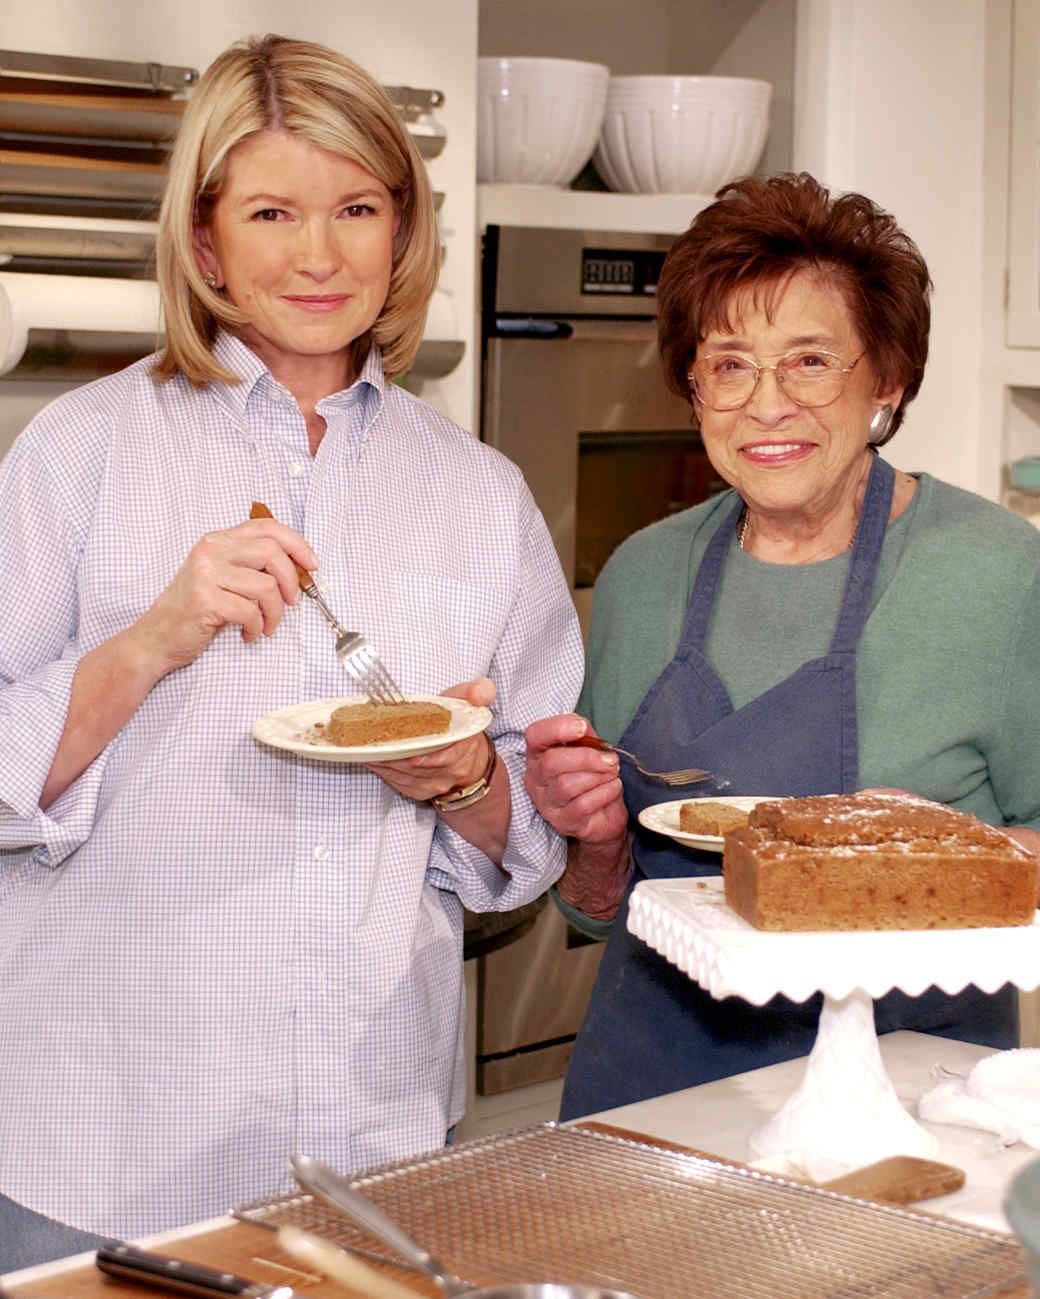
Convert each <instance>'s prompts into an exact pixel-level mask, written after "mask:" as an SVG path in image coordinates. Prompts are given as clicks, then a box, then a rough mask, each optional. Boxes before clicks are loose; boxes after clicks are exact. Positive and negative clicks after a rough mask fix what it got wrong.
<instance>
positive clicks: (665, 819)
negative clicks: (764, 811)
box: [639, 794, 779, 852]
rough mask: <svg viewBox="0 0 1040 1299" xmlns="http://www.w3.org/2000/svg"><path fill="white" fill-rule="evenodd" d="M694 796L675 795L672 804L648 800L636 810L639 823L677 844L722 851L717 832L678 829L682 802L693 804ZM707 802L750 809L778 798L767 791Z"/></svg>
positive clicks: (707, 799) (720, 838)
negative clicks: (638, 810) (647, 804)
mask: <svg viewBox="0 0 1040 1299" xmlns="http://www.w3.org/2000/svg"><path fill="white" fill-rule="evenodd" d="M696 801H697V800H696V799H690V798H677V799H675V801H674V802H671V803H651V804H650V806H649V807H644V808H643V810H642V811H641V812H640V813H639V824H640V825H644V826H646V828H647V829H648V830H653V831H655V832H656V833H657V834H666V835H668V836H669V838H672V839H675V840H677V841H678V842H679V843H685V844H689V845H690V847H691V848H703V849H705V851H707V852H721V851H722V835H720V834H687V833H686V831H685V830H680V829H679V808H680V807H682V805H683V803H693V802H696ZM704 801H705V802H706V803H724V804H725V805H726V806H727V807H739V808H740V809H741V810H742V811H744V812H750V811H751V809H752V808H753V807H754V806H755V804H756V803H775V802H779V799H777V798H775V797H773V798H771V797H770V796H769V795H768V794H757V795H752V794H734V795H731V796H730V797H729V798H705V800H704Z"/></svg>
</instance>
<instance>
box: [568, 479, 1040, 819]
mask: <svg viewBox="0 0 1040 1299" xmlns="http://www.w3.org/2000/svg"><path fill="white" fill-rule="evenodd" d="M733 501H734V494H733V493H732V492H725V493H723V494H722V495H721V496H718V497H713V498H712V499H711V500H710V501H707V502H705V503H704V504H702V505H698V506H695V507H694V508H693V509H690V510H686V511H684V512H683V513H681V514H677V515H674V516H672V517H671V518H669V519H665V520H662V521H661V522H659V523H655V524H652V525H651V526H650V527H648V528H645V529H643V530H642V531H641V532H637V533H635V534H634V535H633V536H631V537H629V538H628V540H627V541H625V542H624V543H623V544H622V545H621V546H619V547H618V549H617V550H616V551H615V553H614V554H613V555H612V556H611V559H610V561H609V562H608V564H607V565H606V567H605V568H604V570H603V572H602V573H601V575H600V578H599V581H598V582H597V584H596V591H595V596H594V601H593V609H592V618H591V623H590V628H589V646H588V658H587V670H586V677H585V686H584V689H583V691H582V698H581V702H580V703H579V706H578V707H579V711H580V712H582V713H583V714H584V715H585V716H586V717H588V718H589V719H590V720H591V721H592V723H593V725H594V726H595V727H596V729H597V731H599V733H600V734H601V735H603V737H604V738H605V739H607V740H611V741H617V740H619V739H620V738H621V734H622V732H623V731H624V730H625V728H626V727H627V726H628V723H629V721H630V720H631V718H632V716H633V715H634V713H635V711H636V708H637V707H638V706H639V703H640V701H641V700H642V698H643V696H644V695H645V694H646V692H647V690H648V689H649V688H650V686H651V684H652V683H653V682H654V681H655V680H656V678H657V677H658V676H659V675H660V673H661V672H662V671H663V669H664V668H665V666H666V665H667V664H668V663H669V662H670V661H671V659H672V657H673V656H674V654H675V650H676V646H677V644H678V640H679V634H680V631H681V628H682V623H683V618H684V615H685V612H686V605H687V602H688V600H689V594H690V590H691V587H692V584H693V579H694V577H695V575H696V572H697V568H698V565H699V564H700V561H701V557H702V555H703V554H704V549H705V547H706V545H707V543H708V540H709V538H710V537H711V535H712V534H713V532H714V531H715V529H716V527H717V526H718V525H719V523H720V522H721V520H722V517H723V515H724V514H726V513H728V512H729V510H730V509H731V508H732V505H733ZM848 562H849V559H848V554H847V553H846V554H844V555H839V556H837V557H835V558H833V559H828V560H824V561H822V562H821V563H816V564H804V565H790V566H789V565H780V564H768V563H764V562H763V561H761V560H758V559H755V558H753V557H752V556H750V555H747V554H745V553H744V552H743V551H742V550H741V549H740V548H739V546H738V545H737V544H736V541H735V539H734V541H733V543H732V544H731V545H730V548H729V552H728V554H727V559H726V566H725V570H724V573H723V578H722V583H721V586H720V590H719V596H718V600H717V603H716V608H715V611H714V613H713V616H712V622H711V626H710V628H709V633H708V644H707V653H708V657H709V659H710V660H711V662H712V664H713V665H714V667H715V669H716V671H717V672H718V673H719V676H720V677H721V678H722V681H723V683H724V684H725V686H726V689H727V690H728V691H729V694H730V698H731V700H732V702H733V705H734V707H735V708H739V707H741V706H742V705H743V704H745V703H747V702H748V701H749V700H751V699H754V698H756V697H757V696H758V695H760V694H762V693H763V691H765V690H768V689H769V688H770V687H771V686H773V685H775V684H776V683H777V682H778V681H782V680H783V679H784V678H785V677H787V676H788V675H790V673H792V672H793V671H795V669H796V668H798V667H799V666H800V665H801V664H802V663H804V662H806V661H807V660H809V659H813V658H817V657H819V656H820V655H822V654H825V653H826V652H827V650H828V647H829V645H830V639H831V636H832V634H833V630H834V625H835V621H836V618H837V613H838V608H839V605H840V601H841V595H842V591H843V588H844V583H845V577H846V574H847V571H848ZM856 709H857V718H858V724H859V784H860V787H861V788H866V787H869V786H876V785H886V786H892V787H895V788H900V789H908V790H911V791H913V792H914V793H918V794H922V795H925V796H926V797H928V798H932V799H935V800H936V801H938V802H940V803H947V804H950V805H951V806H954V807H958V808H961V809H962V810H963V811H966V812H973V813H974V814H975V815H976V816H978V817H980V818H981V819H982V820H983V821H987V822H989V823H990V824H991V825H1028V826H1032V827H1034V828H1037V829H1040V532H1038V531H1037V530H1036V529H1034V528H1033V527H1031V526H1030V525H1029V524H1027V523H1026V522H1025V521H1024V520H1022V519H1019V518H1018V517H1017V516H1015V515H1013V514H1011V513H1009V512H1008V511H1007V510H1004V509H1002V508H1001V507H1000V506H997V505H994V504H992V503H991V502H989V501H986V500H984V499H983V498H982V497H979V496H975V495H973V494H971V493H969V492H965V491H962V490H960V489H959V488H956V487H952V486H950V485H949V484H947V483H943V482H940V481H938V480H937V479H934V478H932V477H930V476H929V475H928V474H920V475H919V486H918V490H917V491H916V493H915V494H914V497H913V499H912V501H911V503H910V505H909V507H908V509H907V510H906V511H905V512H904V514H903V515H902V516H901V517H900V518H899V519H897V520H896V522H895V523H893V524H892V525H891V526H890V527H889V528H888V532H887V534H886V537H885V543H884V548H883V550H882V555H881V566H880V571H879V573H878V579H877V582H876V584H875V588H874V593H873V600H872V604H871V612H870V616H869V618H868V620H867V623H866V626H865V628H864V631H863V636H862V639H861V641H860V645H859V654H858V660H857V671H856ZM641 756H643V757H644V758H645V759H646V760H648V763H649V765H652V764H653V756H654V755H653V753H652V752H651V753H647V754H644V755H641ZM762 792H764V793H765V792H768V791H762Z"/></svg>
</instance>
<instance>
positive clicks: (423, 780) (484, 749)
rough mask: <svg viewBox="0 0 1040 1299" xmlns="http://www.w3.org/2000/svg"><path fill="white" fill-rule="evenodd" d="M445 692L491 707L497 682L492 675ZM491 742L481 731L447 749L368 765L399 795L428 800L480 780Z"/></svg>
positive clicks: (422, 800)
mask: <svg viewBox="0 0 1040 1299" xmlns="http://www.w3.org/2000/svg"><path fill="white" fill-rule="evenodd" d="M441 694H442V695H449V696H451V698H453V699H465V700H466V701H467V703H471V704H476V705H477V706H479V707H484V708H490V707H491V705H492V704H493V703H494V702H495V684H494V682H493V681H492V680H491V679H490V677H478V678H477V679H476V680H475V681H464V682H462V684H461V685H457V686H451V687H450V688H449V689H447V690H442V691H441ZM490 743H491V738H490V736H487V735H485V733H484V732H483V731H481V732H480V733H479V734H477V735H471V736H470V737H469V738H468V739H465V740H457V741H456V742H455V743H454V744H449V745H446V746H445V747H444V748H443V749H434V750H433V751H432V752H430V753H420V754H417V755H416V756H415V757H414V758H401V759H399V760H398V761H396V762H371V763H367V764H366V765H367V766H368V767H369V769H370V770H371V771H374V772H375V773H376V775H377V776H378V777H379V778H380V779H381V780H384V781H386V783H387V784H388V785H389V786H390V788H391V789H393V790H395V791H396V792H397V793H398V794H401V795H403V796H404V797H405V798H410V799H413V800H414V801H415V802H416V803H425V802H428V801H429V800H430V799H431V798H437V797H438V796H439V795H441V794H446V793H448V791H449V790H451V789H463V788H465V787H466V786H467V785H472V784H474V783H475V782H476V781H478V780H479V779H480V778H481V776H482V775H483V774H484V772H485V770H486V769H487V765H488V756H489V754H488V745H489V744H490Z"/></svg>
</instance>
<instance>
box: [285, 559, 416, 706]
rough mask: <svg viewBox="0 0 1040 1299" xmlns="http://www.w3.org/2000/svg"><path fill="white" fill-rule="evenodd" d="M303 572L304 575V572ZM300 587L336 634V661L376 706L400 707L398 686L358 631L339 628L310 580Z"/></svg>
mask: <svg viewBox="0 0 1040 1299" xmlns="http://www.w3.org/2000/svg"><path fill="white" fill-rule="evenodd" d="M303 571H304V572H305V573H307V570H306V569H304V570H303ZM307 576H308V577H310V576H311V575H310V573H307ZM300 586H301V588H302V589H303V593H304V595H306V596H309V597H310V598H311V599H312V600H313V601H314V603H315V604H316V605H317V606H318V608H319V609H320V610H321V613H322V616H323V617H324V618H325V621H326V622H327V623H328V624H329V626H330V627H331V628H332V630H333V631H334V632H335V633H336V657H337V658H338V659H339V661H340V663H341V664H342V665H343V667H344V669H345V670H346V671H347V672H348V673H349V674H350V675H351V676H352V677H353V678H354V680H355V681H356V682H357V683H358V685H359V686H360V687H361V689H362V690H363V691H364V692H365V694H366V695H368V697H369V699H374V700H375V702H376V703H377V704H403V703H404V695H403V694H402V693H401V688H400V686H398V684H397V682H396V681H395V680H394V679H393V677H392V676H391V675H390V673H389V671H388V669H387V667H386V665H385V664H384V662H383V660H382V659H381V658H380V657H379V655H378V654H376V652H375V650H374V649H373V648H372V646H371V645H370V644H369V643H368V641H367V640H366V639H365V638H364V636H362V634H361V633H360V632H359V631H345V630H344V628H343V627H341V626H340V623H339V620H338V619H337V617H336V615H335V614H334V613H333V612H332V610H331V609H330V608H329V606H328V605H327V604H326V603H325V601H324V599H323V598H322V595H321V592H320V591H319V590H318V586H317V583H316V582H315V581H314V579H313V578H311V583H310V586H304V585H303V579H302V578H301V579H300Z"/></svg>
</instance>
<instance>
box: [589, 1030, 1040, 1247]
mask: <svg viewBox="0 0 1040 1299" xmlns="http://www.w3.org/2000/svg"><path fill="white" fill-rule="evenodd" d="M878 1043H879V1045H880V1048H881V1057H882V1060H883V1061H884V1065H885V1068H886V1070H887V1071H888V1075H889V1077H890V1079H891V1081H892V1084H893V1086H894V1087H895V1090H896V1094H897V1095H898V1097H899V1099H900V1101H901V1102H902V1103H903V1104H904V1106H906V1108H907V1109H908V1110H910V1111H911V1112H913V1111H914V1110H915V1107H916V1103H917V1099H918V1097H919V1096H921V1095H922V1094H923V1093H924V1092H926V1091H928V1090H929V1088H930V1087H932V1086H933V1084H934V1079H933V1078H932V1074H931V1071H932V1069H933V1067H934V1066H935V1065H939V1064H941V1065H943V1066H944V1067H945V1068H946V1069H949V1070H950V1071H952V1072H954V1073H958V1074H961V1075H965V1074H967V1073H968V1071H969V1070H970V1069H971V1067H972V1065H974V1064H975V1063H976V1062H977V1061H978V1060H981V1059H982V1058H983V1057H984V1056H987V1055H991V1054H993V1052H992V1049H991V1048H989V1047H983V1046H974V1045H972V1044H970V1043H967V1042H955V1041H952V1040H950V1039H948V1038H941V1037H934V1036H932V1035H930V1034H926V1033H909V1032H899V1033H885V1034H882V1036H881V1037H879V1038H878ZM804 1069H805V1058H804V1057H803V1058H801V1059H798V1060H790V1061H788V1062H787V1063H785V1064H775V1065H769V1066H767V1067H766V1068H764V1069H754V1070H751V1071H750V1072H748V1073H743V1074H737V1075H736V1076H735V1077H732V1078H723V1079H720V1080H719V1081H718V1082H713V1083H705V1084H704V1085H703V1086H700V1087H690V1088H688V1089H687V1090H685V1091H678V1092H670V1093H669V1094H667V1095H665V1096H658V1097H655V1098H654V1099H653V1100H647V1101H639V1102H637V1103H636V1104H634V1105H623V1106H620V1107H619V1108H617V1109H613V1110H605V1111H603V1112H602V1113H600V1114H593V1115H589V1117H590V1118H594V1119H597V1120H599V1121H600V1122H603V1123H610V1124H613V1125H615V1126H617V1127H622V1128H629V1129H631V1130H633V1131H637V1132H645V1133H647V1134H648V1135H650V1136H653V1137H658V1138H660V1139H661V1140H664V1141H673V1142H676V1143H677V1144H679V1145H685V1146H691V1147H692V1148H693V1149H695V1150H701V1151H704V1152H705V1153H709V1154H714V1155H721V1156H722V1157H724V1158H726V1159H737V1160H740V1161H741V1162H743V1163H754V1162H755V1156H754V1154H753V1153H752V1151H751V1149H750V1146H749V1144H748V1139H749V1137H750V1135H751V1133H752V1132H754V1131H755V1130H756V1129H757V1128H759V1127H760V1126H761V1125H762V1124H764V1123H765V1122H766V1121H767V1120H768V1119H769V1118H771V1117H772V1116H773V1114H774V1113H775V1112H776V1110H778V1109H779V1108H780V1106H781V1105H782V1104H783V1103H784V1101H786V1100H787V1098H788V1096H789V1095H790V1094H791V1092H793V1091H794V1090H795V1088H796V1087H797V1086H798V1083H799V1082H800V1080H801V1077H802V1074H803V1072H804ZM922 1127H924V1128H926V1129H927V1130H928V1131H929V1132H931V1133H933V1134H934V1135H935V1136H936V1138H937V1139H938V1141H939V1152H938V1154H937V1155H936V1158H937V1159H940V1160H942V1161H943V1162H944V1163H948V1164H954V1165H956V1166H957V1167H958V1168H963V1169H964V1172H965V1183H964V1186H963V1188H962V1189H961V1190H959V1191H957V1192H955V1193H954V1194H953V1195H944V1196H941V1197H939V1198H937V1199H934V1200H928V1201H927V1202H926V1204H925V1206H924V1207H926V1208H927V1209H929V1210H930V1211H931V1212H934V1213H941V1214H945V1215H947V1216H948V1217H950V1218H956V1219H959V1220H960V1221H962V1222H967V1223H973V1224H974V1225H975V1226H979V1227H986V1228H988V1229H990V1230H996V1231H1009V1230H1010V1228H1009V1227H1008V1224H1007V1220H1006V1218H1005V1217H1004V1212H1003V1207H1002V1205H1003V1199H1004V1194H1005V1192H1006V1189H1007V1186H1008V1183H1009V1182H1010V1181H1011V1178H1012V1177H1013V1176H1014V1175H1015V1173H1017V1172H1018V1170H1019V1169H1020V1168H1022V1167H1023V1166H1024V1165H1025V1164H1028V1163H1031V1162H1032V1161H1033V1160H1035V1159H1038V1158H1040V1151H1036V1150H1034V1149H1033V1148H1032V1147H1030V1146H1026V1145H1023V1144H1022V1143H1021V1142H1018V1143H1016V1144H1015V1145H1013V1146H1010V1147H1006V1148H1005V1147H1002V1146H1001V1145H1000V1144H999V1142H998V1139H997V1137H996V1136H995V1135H994V1134H993V1133H990V1132H982V1131H979V1130H978V1129H975V1128H964V1127H956V1126H953V1125H947V1124H939V1123H923V1124H922Z"/></svg>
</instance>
